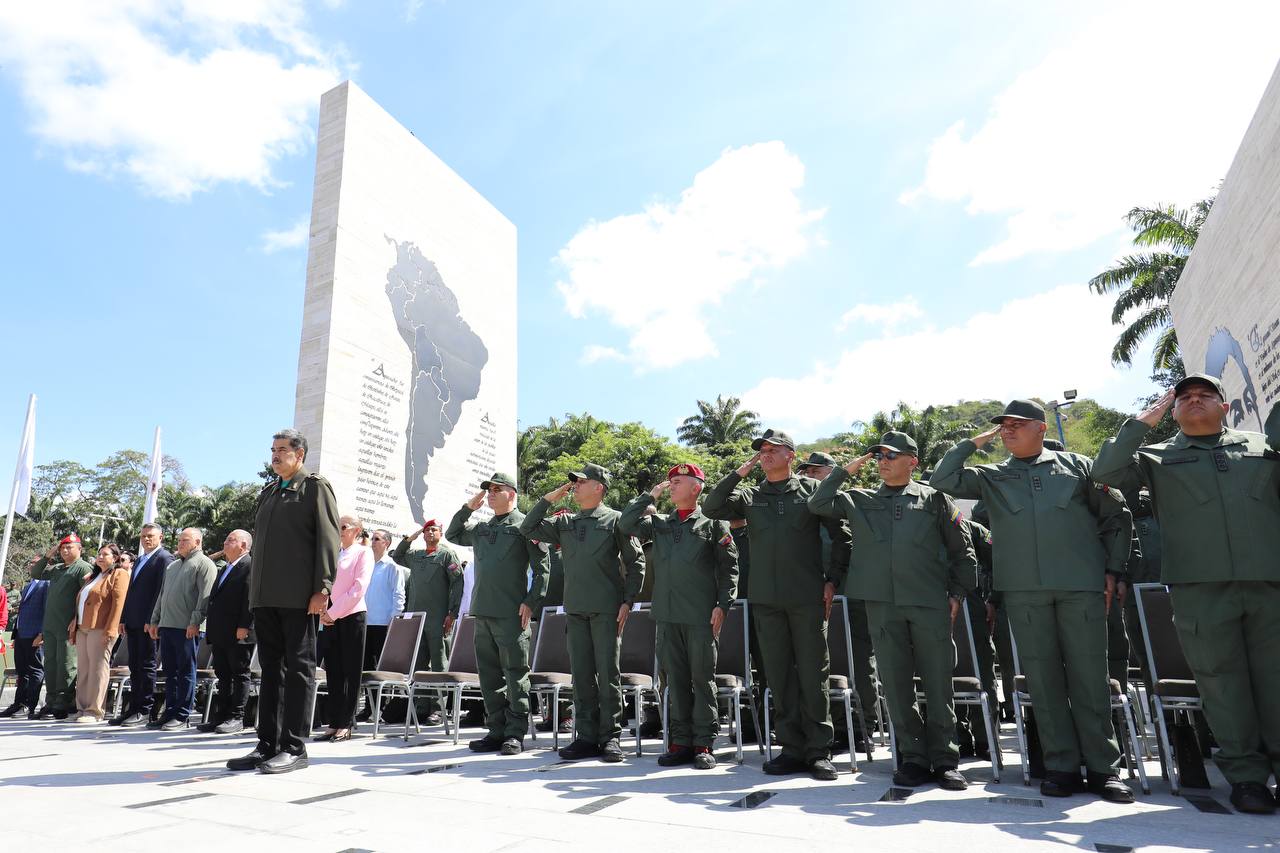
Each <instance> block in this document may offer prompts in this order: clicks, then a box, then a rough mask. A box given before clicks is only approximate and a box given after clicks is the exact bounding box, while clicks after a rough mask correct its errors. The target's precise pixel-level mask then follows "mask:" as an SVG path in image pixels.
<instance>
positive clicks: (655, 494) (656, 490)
mask: <svg viewBox="0 0 1280 853" xmlns="http://www.w3.org/2000/svg"><path fill="white" fill-rule="evenodd" d="M669 488H671V481H670V480H663V481H662V482H661V483H659V484H658V485H656V486H654V487H653V488H652V489H650V490H649V497H651V498H653V499H654V500H655V501H656V500H658V499H659V498H661V497H662V493H663V492H665V491H666V490H667V489H669Z"/></svg>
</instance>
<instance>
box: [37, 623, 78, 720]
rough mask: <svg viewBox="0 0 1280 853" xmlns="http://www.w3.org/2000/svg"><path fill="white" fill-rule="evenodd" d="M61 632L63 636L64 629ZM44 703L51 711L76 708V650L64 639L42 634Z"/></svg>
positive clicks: (68, 710) (64, 633)
mask: <svg viewBox="0 0 1280 853" xmlns="http://www.w3.org/2000/svg"><path fill="white" fill-rule="evenodd" d="M62 634H63V635H64V636H65V635H66V631H63V632H62ZM43 646H44V690H45V698H44V701H45V704H46V705H48V706H49V709H50V710H52V711H67V712H68V713H70V712H71V711H74V710H75V709H76V651H75V647H74V646H72V645H71V643H69V642H67V641H66V640H65V639H58V638H56V637H55V638H54V639H49V635H48V634H44V643H43Z"/></svg>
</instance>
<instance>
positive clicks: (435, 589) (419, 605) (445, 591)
mask: <svg viewBox="0 0 1280 853" xmlns="http://www.w3.org/2000/svg"><path fill="white" fill-rule="evenodd" d="M410 544H411V543H410V541H409V540H408V539H407V538H406V539H401V540H400V544H399V545H397V546H396V550H395V551H394V552H393V553H392V554H391V559H393V560H395V561H396V562H397V563H399V564H400V565H402V566H405V567H407V568H408V569H409V579H408V580H407V581H405V585H404V612H405V613H409V612H419V611H420V612H422V613H425V614H427V616H426V619H427V624H429V625H436V624H444V617H445V616H453V617H454V618H455V619H456V618H457V617H458V610H459V609H460V608H461V607H462V592H463V577H462V558H461V557H459V556H458V552H457V551H455V550H453V549H452V548H450V547H449V546H448V545H446V544H445V543H444V542H441V543H440V544H439V545H437V546H436V550H435V551H434V552H433V553H430V554H428V553H427V549H426V548H419V549H417V550H416V551H410V550H409V545H410ZM517 606H518V605H517Z"/></svg>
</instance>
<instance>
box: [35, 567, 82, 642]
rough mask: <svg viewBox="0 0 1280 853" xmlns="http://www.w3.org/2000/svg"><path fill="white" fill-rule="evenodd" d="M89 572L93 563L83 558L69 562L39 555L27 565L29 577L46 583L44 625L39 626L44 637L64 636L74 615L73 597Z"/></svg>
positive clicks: (62, 637) (76, 594)
mask: <svg viewBox="0 0 1280 853" xmlns="http://www.w3.org/2000/svg"><path fill="white" fill-rule="evenodd" d="M91 574H93V566H91V565H90V564H89V562H88V561H87V560H85V558H84V557H81V558H80V559H78V560H76V561H75V562H74V563H72V564H70V565H67V564H66V563H63V562H62V561H58V562H56V563H55V562H53V561H52V560H50V559H49V558H48V557H41V558H40V559H39V560H38V561H37V562H36V564H35V565H34V566H32V567H31V577H33V578H35V579H36V580H46V581H48V582H49V591H48V592H47V593H46V596H47V597H46V598H45V603H44V627H43V628H42V629H41V631H42V632H43V633H44V634H45V635H46V636H45V639H46V640H49V639H58V640H66V639H67V629H68V628H70V627H71V620H72V619H74V618H75V617H76V596H78V595H79V594H80V587H82V586H83V585H84V579H85V578H87V577H89V575H91Z"/></svg>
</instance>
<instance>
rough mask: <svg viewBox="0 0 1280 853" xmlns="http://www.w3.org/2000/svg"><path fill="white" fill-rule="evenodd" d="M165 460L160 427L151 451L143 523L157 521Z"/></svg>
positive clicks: (157, 429) (157, 428)
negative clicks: (157, 507)
mask: <svg viewBox="0 0 1280 853" xmlns="http://www.w3.org/2000/svg"><path fill="white" fill-rule="evenodd" d="M163 463H164V459H163V457H161V455H160V427H156V443H155V447H153V448H152V449H151V477H150V479H149V480H148V481H147V505H146V507H145V508H144V509H143V510H142V523H143V524H150V523H151V522H153V521H155V520H156V500H157V499H158V498H159V497H160V484H161V482H162V480H163V479H164V474H163V472H162V471H161V468H162V466H163Z"/></svg>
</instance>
